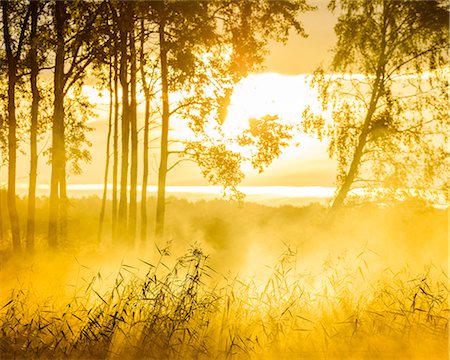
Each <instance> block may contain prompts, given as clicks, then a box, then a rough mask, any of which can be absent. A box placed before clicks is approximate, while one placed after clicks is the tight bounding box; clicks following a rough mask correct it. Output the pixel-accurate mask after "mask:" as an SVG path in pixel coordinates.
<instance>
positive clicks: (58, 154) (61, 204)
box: [48, 1, 67, 248]
mask: <svg viewBox="0 0 450 360" xmlns="http://www.w3.org/2000/svg"><path fill="white" fill-rule="evenodd" d="M65 6H66V5H65V2H64V1H57V2H56V3H55V27H56V36H57V45H56V60H55V74H54V104H53V127H52V160H51V166H52V175H51V181H50V209H49V221H48V241H49V245H50V247H51V248H56V247H57V246H58V224H61V238H62V239H64V237H65V236H66V233H65V232H66V226H67V224H66V219H67V213H66V206H67V204H66V202H67V200H66V198H67V194H66V189H65V188H66V183H65V146H64V104H63V102H64V83H65V76H64V56H65V49H64V26H65V18H66V8H65Z"/></svg>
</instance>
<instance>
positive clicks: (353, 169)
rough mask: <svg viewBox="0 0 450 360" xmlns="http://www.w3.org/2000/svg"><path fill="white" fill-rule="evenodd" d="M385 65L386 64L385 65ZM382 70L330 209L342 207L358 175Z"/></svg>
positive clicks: (376, 99)
mask: <svg viewBox="0 0 450 360" xmlns="http://www.w3.org/2000/svg"><path fill="white" fill-rule="evenodd" d="M383 66H384V65H383ZM381 71H382V70H381V69H379V70H378V71H377V74H376V78H375V80H374V85H373V90H372V96H371V99H370V103H369V109H368V110H367V114H366V117H365V119H364V123H363V127H362V129H361V134H360V135H359V138H358V144H357V146H356V149H355V152H354V154H353V158H352V162H351V164H350V168H349V170H348V172H347V174H346V176H345V179H344V182H343V183H342V185H341V187H340V188H339V191H338V194H337V195H336V197H335V199H334V201H333V204H332V205H331V209H330V211H332V212H333V211H335V210H336V209H338V208H339V207H341V206H342V205H343V204H344V200H345V198H346V197H347V195H348V192H349V191H350V188H351V186H352V184H353V181H354V180H355V177H356V175H357V174H358V168H359V165H360V163H361V158H362V156H363V154H364V147H365V146H366V143H367V137H368V135H369V133H370V124H371V122H372V118H373V115H374V113H375V110H376V107H377V103H378V99H379V98H380V95H381V91H380V90H381V89H380V86H381V80H382V79H381V74H382V72H381Z"/></svg>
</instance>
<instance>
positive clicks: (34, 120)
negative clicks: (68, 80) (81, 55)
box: [26, 0, 40, 252]
mask: <svg viewBox="0 0 450 360" xmlns="http://www.w3.org/2000/svg"><path fill="white" fill-rule="evenodd" d="M38 4H39V1H37V0H35V1H31V2H30V8H31V34H30V38H31V51H30V68H31V75H30V86H31V93H32V97H33V100H32V103H31V126H30V178H29V185H28V211H27V238H26V246H27V250H28V251H29V252H32V251H33V250H34V243H35V227H36V224H35V218H36V182H37V181H36V180H37V165H38V153H37V129H38V111H39V101H40V95H39V89H38V86H37V77H38V74H39V68H38V62H37V47H38V43H37V21H38Z"/></svg>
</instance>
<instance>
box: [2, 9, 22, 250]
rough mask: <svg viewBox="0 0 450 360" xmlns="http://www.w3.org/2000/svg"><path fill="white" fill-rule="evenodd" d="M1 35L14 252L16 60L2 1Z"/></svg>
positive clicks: (16, 242) (16, 227)
mask: <svg viewBox="0 0 450 360" xmlns="http://www.w3.org/2000/svg"><path fill="white" fill-rule="evenodd" d="M2 10H3V35H4V42H5V48H6V56H7V61H8V117H7V119H8V194H7V202H8V212H9V220H10V223H11V236H12V244H13V249H14V251H19V250H20V225H19V216H18V214H17V207H16V156H17V138H16V127H17V122H16V99H15V96H16V82H17V58H16V56H14V54H13V50H12V44H11V36H10V33H9V19H8V17H9V14H8V2H7V1H2Z"/></svg>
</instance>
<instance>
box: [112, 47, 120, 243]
mask: <svg viewBox="0 0 450 360" xmlns="http://www.w3.org/2000/svg"><path fill="white" fill-rule="evenodd" d="M118 51H119V49H118V46H117V40H116V38H115V39H114V135H113V173H112V178H113V184H112V186H113V188H112V238H113V241H114V242H116V241H117V174H118V170H119V78H118V73H119V69H118V63H117V57H118V55H117V52H118Z"/></svg>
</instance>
